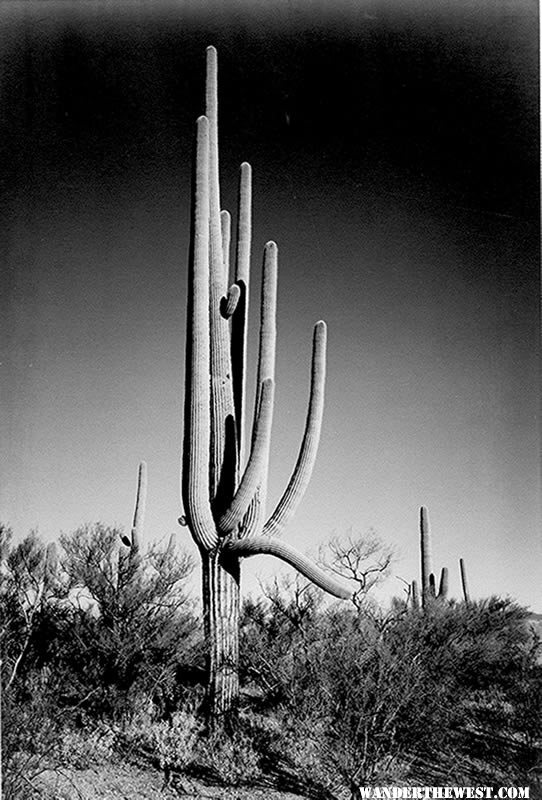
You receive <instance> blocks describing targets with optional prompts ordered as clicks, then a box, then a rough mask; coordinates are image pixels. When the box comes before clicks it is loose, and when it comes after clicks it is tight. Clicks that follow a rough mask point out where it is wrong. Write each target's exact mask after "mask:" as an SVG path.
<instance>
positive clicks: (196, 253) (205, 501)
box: [181, 117, 218, 550]
mask: <svg viewBox="0 0 542 800" xmlns="http://www.w3.org/2000/svg"><path fill="white" fill-rule="evenodd" d="M188 295H189V301H188V312H187V335H186V380H185V387H186V388H185V410H184V443H183V463H182V479H181V493H182V499H183V505H184V508H185V509H186V516H187V521H188V524H189V526H190V530H191V532H192V535H193V537H194V539H195V541H196V543H197V544H198V545H199V546H200V547H202V548H204V549H207V550H210V549H212V548H213V547H215V546H216V544H217V542H218V536H217V534H216V529H215V525H214V520H213V516H212V513H211V504H210V500H209V442H210V431H211V418H210V387H209V371H210V346H209V336H210V331H209V126H208V120H207V118H206V117H200V118H199V119H198V122H197V142H196V170H195V180H194V188H193V203H192V230H191V238H190V258H189V292H188Z"/></svg>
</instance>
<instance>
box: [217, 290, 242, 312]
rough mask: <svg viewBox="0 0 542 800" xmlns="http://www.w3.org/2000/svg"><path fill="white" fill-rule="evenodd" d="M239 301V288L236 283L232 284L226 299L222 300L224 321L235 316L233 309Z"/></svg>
mask: <svg viewBox="0 0 542 800" xmlns="http://www.w3.org/2000/svg"><path fill="white" fill-rule="evenodd" d="M240 299H241V287H240V286H238V285H237V284H236V283H234V284H232V285H231V286H230V288H229V289H228V294H227V295H226V297H223V298H222V316H223V317H224V319H230V317H232V316H233V315H234V314H235V309H236V308H237V306H238V304H239V300H240Z"/></svg>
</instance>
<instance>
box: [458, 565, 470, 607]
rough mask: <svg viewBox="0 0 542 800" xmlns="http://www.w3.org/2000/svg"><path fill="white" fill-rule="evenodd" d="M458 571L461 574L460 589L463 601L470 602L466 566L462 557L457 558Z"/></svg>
mask: <svg viewBox="0 0 542 800" xmlns="http://www.w3.org/2000/svg"><path fill="white" fill-rule="evenodd" d="M459 573H460V575H461V589H462V591H463V599H464V601H465V603H470V593H469V584H468V581H467V568H466V566H465V562H464V560H463V559H462V558H460V559H459Z"/></svg>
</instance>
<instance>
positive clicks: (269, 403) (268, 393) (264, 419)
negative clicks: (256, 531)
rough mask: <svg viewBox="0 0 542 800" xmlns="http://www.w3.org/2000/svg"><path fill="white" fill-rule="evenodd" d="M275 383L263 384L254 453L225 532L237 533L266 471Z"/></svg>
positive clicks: (224, 520) (221, 525)
mask: <svg viewBox="0 0 542 800" xmlns="http://www.w3.org/2000/svg"><path fill="white" fill-rule="evenodd" d="M273 397H274V381H273V380H272V379H271V378H267V380H265V381H264V382H263V384H262V387H261V393H260V408H259V410H258V416H257V418H256V427H255V431H254V440H253V442H252V451H251V453H250V458H249V460H248V464H247V466H246V469H245V472H244V474H243V478H242V480H241V483H240V484H239V488H238V489H237V492H236V493H235V495H234V497H233V500H232V502H231V505H230V507H229V509H228V510H227V511H226V513H225V514H223V515H222V517H221V518H220V522H219V525H218V527H219V528H220V530H221V531H222V532H223V533H229V532H231V531H233V530H234V529H235V528H236V527H237V525H239V524H240V523H241V522H242V520H243V517H244V516H245V514H246V512H247V509H248V507H249V505H250V503H251V501H252V499H253V498H254V495H255V493H256V492H257V490H258V487H259V485H260V482H261V477H262V472H263V471H264V470H265V468H266V463H267V456H268V453H269V442H270V439H271V424H272V422H273Z"/></svg>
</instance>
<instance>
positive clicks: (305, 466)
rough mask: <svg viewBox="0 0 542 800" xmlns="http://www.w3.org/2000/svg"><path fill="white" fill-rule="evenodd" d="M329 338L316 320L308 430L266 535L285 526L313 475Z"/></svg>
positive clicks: (266, 526) (265, 528)
mask: <svg viewBox="0 0 542 800" xmlns="http://www.w3.org/2000/svg"><path fill="white" fill-rule="evenodd" d="M326 339H327V330H326V323H325V322H322V321H320V322H317V323H316V325H315V326H314V337H313V349H312V368H311V388H310V397H309V408H308V411H307V419H306V423H305V433H304V435H303V441H302V443H301V448H300V451H299V455H298V457H297V463H296V465H295V468H294V471H293V473H292V477H291V478H290V481H289V483H288V486H287V487H286V491H285V492H284V494H283V495H282V498H281V499H280V501H279V503H278V505H277V507H276V508H275V510H274V512H273V514H272V515H271V517H270V518H269V520H268V521H267V522H266V523H265V525H264V528H263V532H264V534H271V535H275V534H278V533H280V532H281V531H282V530H283V529H284V527H285V525H286V524H287V523H288V521H289V520H290V519H291V518H292V516H293V515H294V513H295V511H296V509H297V507H298V505H299V503H300V502H301V499H302V498H303V495H304V494H305V490H306V488H307V486H308V483H309V480H310V477H311V474H312V470H313V467H314V463H315V461H316V453H317V451H318V443H319V441H320V432H321V429H322V417H323V414H324V390H325V382H326Z"/></svg>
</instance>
